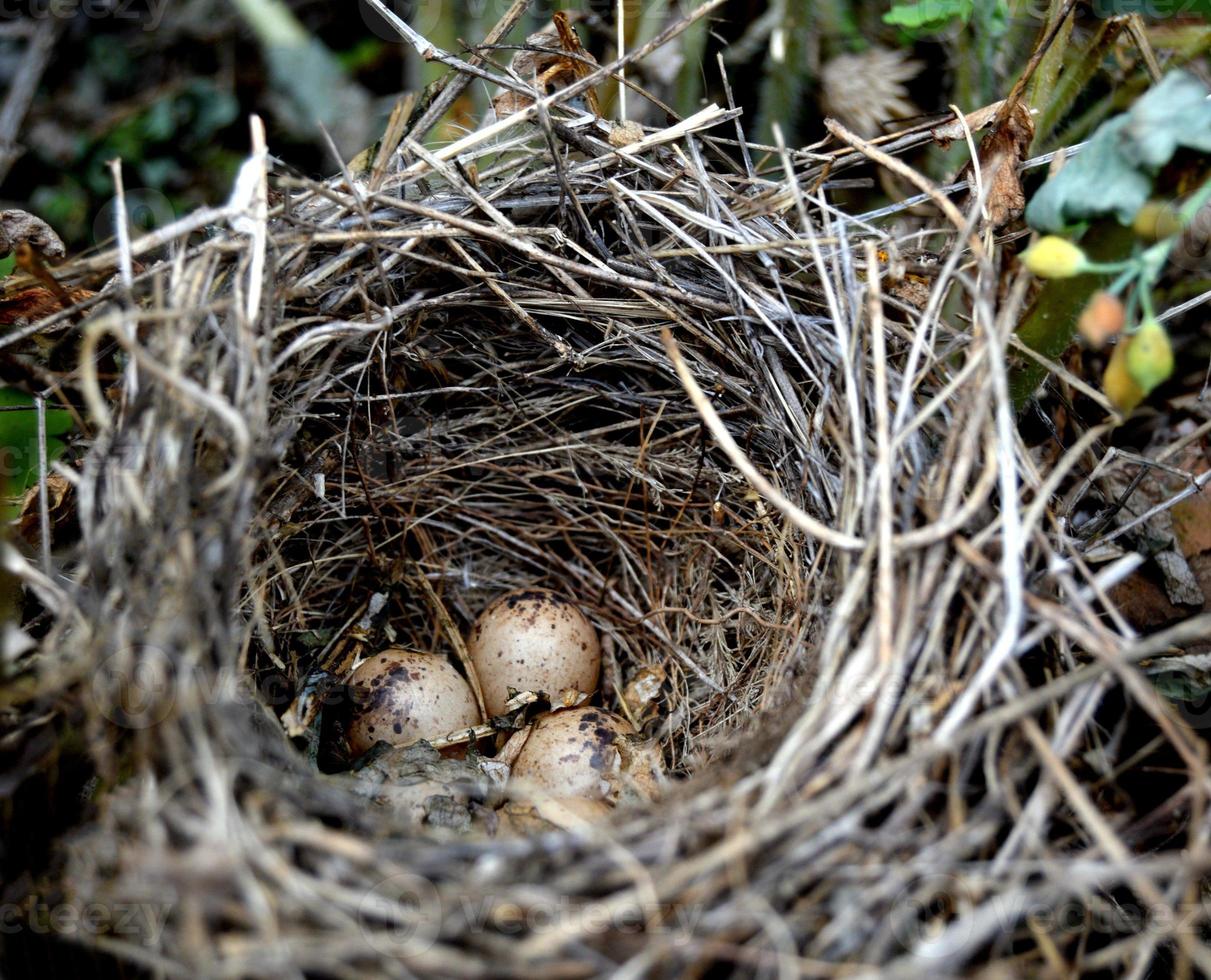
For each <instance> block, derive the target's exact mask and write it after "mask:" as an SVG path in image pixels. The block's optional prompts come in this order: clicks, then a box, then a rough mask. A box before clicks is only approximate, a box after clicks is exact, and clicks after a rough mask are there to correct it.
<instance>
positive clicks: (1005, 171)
mask: <svg viewBox="0 0 1211 980" xmlns="http://www.w3.org/2000/svg"><path fill="white" fill-rule="evenodd" d="M1033 139H1034V120H1033V119H1032V118H1031V116H1030V109H1029V108H1028V107H1027V106H1026V104H1025V103H1023V102H1018V103H1016V104H1015V105H1014V106H1013V108H1011V109H1010V110H1009V112H1007V113H1006V114H1005V121H1004V123H1002V124H1001V125H1000V126H998V127H997V128H996V129H994V130H993V131H992V132H991V133H988V134H987V135H986V136H985V137H984V139H983V140H981V142H980V149H979V159H980V169H981V171H982V173H983V174H984V176H985V179H986V180H990V181H991V183H990V184H989V187H988V192H987V198H986V202H985V204H986V207H987V209H988V219H989V221H990V222H991V224H992V227H993V228H1000V227H1002V226H1004V225H1006V224H1008V223H1009V222H1010V221H1014V220H1016V219H1017V218H1020V217H1021V216H1022V212H1023V211H1025V210H1026V195H1025V193H1024V192H1023V191H1022V181H1021V177H1020V176H1019V174H1018V164H1020V163H1021V162H1022V161H1023V160H1024V159H1025V158H1026V155H1027V152H1028V151H1029V149H1030V142H1031V140H1033ZM972 169H973V168H972V167H971V166H970V165H968V167H967V169H966V170H965V171H964V179H967V180H970V179H971V178H972Z"/></svg>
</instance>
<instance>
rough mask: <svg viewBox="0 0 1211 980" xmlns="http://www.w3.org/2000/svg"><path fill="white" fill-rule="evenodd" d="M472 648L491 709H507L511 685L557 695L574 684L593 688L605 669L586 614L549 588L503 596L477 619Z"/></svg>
mask: <svg viewBox="0 0 1211 980" xmlns="http://www.w3.org/2000/svg"><path fill="white" fill-rule="evenodd" d="M467 650H468V652H469V653H470V655H471V660H472V661H473V662H474V664H475V671H476V673H477V674H478V675H479V683H480V685H481V687H482V688H483V692H484V702H485V704H486V706H487V709H488V712H489V713H490V714H493V715H498V714H501V713H503V712H504V710H505V703H506V702H507V701H508V700H509V689H510V688H512V689H513V690H515V691H542V692H544V693H545V694H547V695H549V696H550V697H552V698H557V697H558V696H559V694H560V692H562V691H565V690H568V689H569V688H574V689H575V690H577V691H583V692H584V693H586V694H590V693H592V692H593V691H595V690H596V689H597V678H598V675H599V674H600V673H601V645H600V643H599V642H598V639H597V632H596V630H594V629H593V626H592V624H591V623H590V622H589V621H588V620H587V619H586V618H585V616H584V614H583V613H582V612H581V611H580V610H579V609H577V608H576V606H574V605H573V604H572V603H570V602H568V600H566V599H564V598H562V597H561V596H558V595H556V594H555V593H554V592H549V591H547V590H546V589H522V590H519V591H517V592H510V593H509V594H507V595H503V596H501V597H500V598H499V599H497V600H496V601H495V602H493V603H492V605H490V606H489V607H488V608H487V609H485V610H484V612H483V613H482V614H481V615H480V617H479V619H478V620H476V622H475V626H474V627H473V628H472V629H471V635H470V638H469V641H468V643H467Z"/></svg>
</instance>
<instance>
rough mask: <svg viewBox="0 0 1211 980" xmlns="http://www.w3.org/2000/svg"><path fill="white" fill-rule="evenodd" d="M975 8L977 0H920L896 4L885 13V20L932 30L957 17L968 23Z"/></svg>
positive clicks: (898, 24)
mask: <svg viewBox="0 0 1211 980" xmlns="http://www.w3.org/2000/svg"><path fill="white" fill-rule="evenodd" d="M974 9H975V0H919V2H918V3H898V4H896V5H895V6H894V7H892V8H891V10H889V11H888V12H887V13H885V14H884V15H883V22H884V23H885V24H896V25H897V26H899V27H903V28H905V29H906V30H917V31H920V30H924V31H932V30H937V29H939V28H942V27H945V26H946V25H947V24H948V23H950V22H951V21H952V20H956V19H957V20H961V21H963V23H967V21H968V20H970V19H971V14H972V11H973V10H974Z"/></svg>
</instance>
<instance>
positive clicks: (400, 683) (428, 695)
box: [349, 647, 480, 755]
mask: <svg viewBox="0 0 1211 980" xmlns="http://www.w3.org/2000/svg"><path fill="white" fill-rule="evenodd" d="M349 689H350V692H351V695H352V697H353V701H354V710H353V720H352V722H351V723H350V726H349V748H350V749H351V750H352V751H353V752H354V753H355V754H358V755H360V754H361V753H363V752H365V751H366V750H367V749H369V748H370V747H371V746H373V745H374V743H375V742H378V741H384V742H389V743H391V744H392V745H409V744H411V743H412V742H415V741H417V740H418V739H422V738H424V739H434V738H440V737H441V736H443V735H447V734H449V733H450V732H453V731H457V730H459V729H463V728H472V727H474V726H475V725H478V724H479V723H480V717H479V709H478V708H477V707H476V704H475V697H474V695H472V693H471V688H470V687H469V686H468V684H467V682H466V681H465V680H463V678H462V675H461V674H459V672H458V671H457V670H455V669H454V668H453V667H452V666H451V665H450V664H449V662H448V661H446V660H445V659H444V658H443V657H438V656H434V655H433V654H427V653H415V652H413V651H411V650H402V649H399V648H397V647H392V648H389V649H387V650H383V651H382V652H381V653H377V654H375V655H374V656H372V657H370V659H368V660H366V661H364V662H363V663H362V664H361V665H360V666H359V667H358V668H357V670H355V671H354V672H353V676H352V677H351V678H350V679H349Z"/></svg>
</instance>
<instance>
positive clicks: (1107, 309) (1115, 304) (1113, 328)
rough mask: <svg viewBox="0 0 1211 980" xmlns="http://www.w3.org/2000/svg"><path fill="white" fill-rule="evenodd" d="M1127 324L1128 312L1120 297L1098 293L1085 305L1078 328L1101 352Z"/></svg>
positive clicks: (1090, 344)
mask: <svg viewBox="0 0 1211 980" xmlns="http://www.w3.org/2000/svg"><path fill="white" fill-rule="evenodd" d="M1126 323H1127V311H1126V310H1125V309H1124V308H1123V304H1122V303H1121V302H1120V301H1119V299H1118V297H1116V296H1111V295H1110V294H1109V293H1107V292H1102V291H1099V292H1096V293H1094V294H1093V295H1092V296H1091V297H1090V298H1089V302H1088V303H1086V304H1085V308H1084V309H1083V310H1082V311H1081V318H1080V319H1079V320H1077V323H1076V328H1077V330H1078V331H1080V334H1081V336H1082V337H1084V338H1085V341H1086V342H1087V343H1088V344H1089V346H1090V347H1092V348H1094V349H1095V350H1101V349H1102V347H1103V346H1105V344H1106V341H1107V340H1109V339H1110V338H1111V337H1115V336H1117V335H1118V334H1120V333H1121V332H1122V330H1123V327H1124V326H1125V325H1126Z"/></svg>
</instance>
